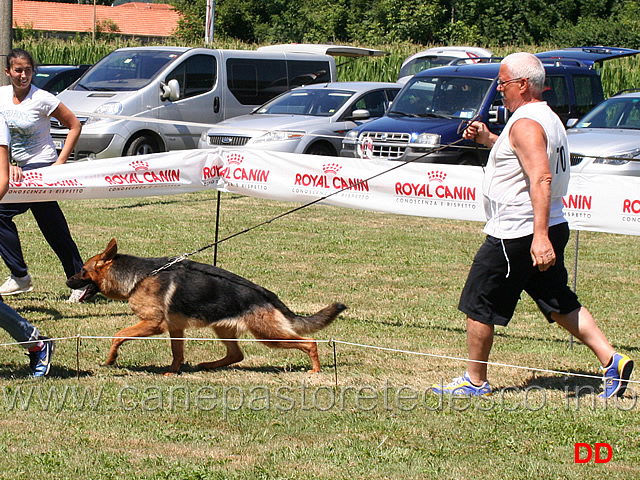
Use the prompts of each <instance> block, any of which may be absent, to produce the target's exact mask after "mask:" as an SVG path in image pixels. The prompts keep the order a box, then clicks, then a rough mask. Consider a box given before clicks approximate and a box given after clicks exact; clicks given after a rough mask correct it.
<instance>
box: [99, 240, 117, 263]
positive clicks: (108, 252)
mask: <svg viewBox="0 0 640 480" xmlns="http://www.w3.org/2000/svg"><path fill="white" fill-rule="evenodd" d="M116 253H118V244H117V242H116V239H115V238H112V239H111V241H110V242H109V245H107V248H105V250H104V252H102V260H113V257H115V256H116Z"/></svg>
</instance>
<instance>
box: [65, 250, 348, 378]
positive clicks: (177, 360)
mask: <svg viewBox="0 0 640 480" xmlns="http://www.w3.org/2000/svg"><path fill="white" fill-rule="evenodd" d="M117 251H118V245H117V243H116V239H115V238H113V239H111V241H110V242H109V245H107V248H106V249H105V251H104V252H102V253H100V254H98V255H96V256H94V257H92V258H90V259H89V260H88V261H87V262H86V263H85V264H84V266H83V267H82V270H81V271H80V272H78V273H77V274H75V275H74V276H72V277H71V278H69V279H68V280H67V286H69V287H70V288H82V287H87V289H88V290H91V293H95V292H96V290H97V291H99V292H101V293H102V294H103V295H105V296H106V297H107V298H111V299H114V300H128V301H129V305H130V306H131V309H132V310H133V312H134V313H135V314H136V315H137V316H138V317H139V319H140V322H139V323H137V324H135V325H132V326H130V327H126V328H123V329H122V330H120V331H119V332H118V333H116V335H115V338H114V339H113V342H112V343H111V349H110V350H109V355H108V356H107V360H106V363H107V365H112V364H113V363H114V362H115V360H116V357H117V355H118V347H120V345H122V343H123V342H125V341H126V340H127V337H148V336H151V335H159V334H161V333H164V332H166V331H168V332H169V335H170V336H171V338H172V340H171V351H172V353H173V362H172V363H171V366H170V367H169V371H168V372H167V373H166V374H165V375H171V374H174V373H178V371H179V370H180V367H181V366H182V363H183V361H184V340H180V338H183V337H184V331H185V329H187V328H191V327H208V326H210V327H212V328H213V329H214V331H215V332H216V334H217V335H218V337H219V338H222V339H225V340H223V343H224V345H225V346H226V348H227V354H226V356H225V357H224V358H222V359H220V360H217V361H215V362H206V363H201V364H199V365H198V366H199V367H201V368H205V369H214V368H219V367H225V366H227V365H231V364H234V363H237V362H239V361H241V360H242V359H243V358H244V355H243V354H242V351H241V350H240V347H239V346H238V341H237V340H235V339H237V338H238V336H239V335H241V334H243V333H246V332H250V333H251V334H253V335H254V336H255V337H256V338H257V339H258V340H269V341H267V342H264V343H265V344H266V345H267V346H269V347H273V348H297V349H299V350H302V351H303V352H305V353H306V354H307V355H309V358H310V359H311V366H312V368H311V371H312V372H319V371H320V360H319V359H318V348H317V344H316V342H315V341H314V340H313V339H312V338H305V337H302V336H300V335H306V334H310V333H313V332H316V331H318V330H320V329H322V328H324V327H326V326H327V325H329V324H330V323H331V322H332V321H333V320H334V319H335V318H336V317H337V316H338V315H339V314H340V313H341V312H342V311H343V310H345V309H346V308H347V307H346V306H344V305H343V304H342V303H333V304H332V305H329V306H328V307H326V308H324V309H322V310H320V311H319V312H317V313H316V314H314V315H311V316H309V317H303V316H300V315H296V314H295V313H293V312H292V311H291V310H289V308H287V306H286V305H285V304H284V303H282V301H281V300H280V299H279V298H278V297H277V295H276V294H274V293H273V292H270V291H269V290H267V289H265V288H263V287H261V286H259V285H256V284H255V283H252V282H250V281H249V280H247V279H245V278H243V277H240V276H238V275H235V274H233V273H231V272H228V271H226V270H223V269H222V268H218V267H214V266H212V265H207V264H204V263H197V262H192V261H189V260H183V261H181V262H179V263H176V264H174V265H172V266H170V267H168V268H166V269H163V270H160V271H158V272H157V273H155V274H153V275H152V272H154V271H155V270H156V269H159V268H161V267H164V266H166V265H167V263H168V262H169V258H141V257H134V256H132V255H120V254H118V253H117Z"/></svg>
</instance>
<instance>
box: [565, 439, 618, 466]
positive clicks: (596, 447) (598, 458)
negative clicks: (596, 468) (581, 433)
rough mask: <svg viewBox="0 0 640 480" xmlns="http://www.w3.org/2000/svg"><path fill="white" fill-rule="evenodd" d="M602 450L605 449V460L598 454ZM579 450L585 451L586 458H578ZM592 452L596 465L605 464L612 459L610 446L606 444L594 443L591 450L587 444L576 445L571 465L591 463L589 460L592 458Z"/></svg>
mask: <svg viewBox="0 0 640 480" xmlns="http://www.w3.org/2000/svg"><path fill="white" fill-rule="evenodd" d="M603 448H606V449H607V456H606V458H602V457H601V456H600V452H601V451H602V449H603ZM580 450H586V455H587V456H586V457H585V458H580ZM594 450H595V461H596V463H607V462H609V461H610V460H611V457H613V450H612V449H611V445H609V444H608V443H596V444H595V445H594V446H593V449H592V448H591V445H589V444H588V443H576V451H575V455H574V458H573V463H589V462H590V461H591V458H592V457H593V452H594Z"/></svg>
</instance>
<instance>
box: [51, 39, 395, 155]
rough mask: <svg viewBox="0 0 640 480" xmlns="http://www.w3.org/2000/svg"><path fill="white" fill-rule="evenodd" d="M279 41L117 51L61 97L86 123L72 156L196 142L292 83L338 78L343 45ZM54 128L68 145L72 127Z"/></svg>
mask: <svg viewBox="0 0 640 480" xmlns="http://www.w3.org/2000/svg"><path fill="white" fill-rule="evenodd" d="M278 47H279V46H270V47H268V48H266V49H264V50H263V49H258V50H255V51H252V50H214V49H209V48H187V47H132V48H120V49H117V50H115V51H113V52H111V53H110V54H108V55H107V56H105V57H104V58H103V59H102V60H100V61H99V62H98V63H96V64H95V65H94V66H93V67H92V68H90V69H89V70H88V71H87V72H86V73H85V74H84V75H83V76H82V77H81V78H80V79H79V80H78V81H76V82H75V83H74V84H73V85H71V86H70V87H69V88H67V89H66V90H65V91H63V92H61V93H60V94H59V95H58V98H59V99H60V101H62V102H63V103H64V104H65V105H66V106H67V107H69V108H70V109H71V110H72V111H73V112H74V113H75V114H76V115H77V116H78V118H79V119H80V121H81V123H82V125H83V127H82V134H81V135H80V139H79V141H78V145H77V146H76V149H75V152H74V154H73V156H72V158H71V160H83V159H100V158H110V157H119V156H127V155H140V154H147V153H155V152H163V151H169V150H183V149H188V148H196V147H197V145H198V139H199V138H200V134H201V133H202V132H203V131H205V130H206V129H207V128H208V127H207V125H211V124H215V123H217V122H220V121H222V120H225V119H227V118H230V117H234V116H237V115H242V114H245V113H249V112H251V111H252V110H254V109H255V108H257V107H259V106H260V105H262V104H263V103H265V102H266V101H267V100H270V99H271V98H273V97H275V96H276V95H279V94H280V93H282V92H285V91H286V90H289V89H290V88H293V87H297V86H301V85H307V84H311V83H319V82H324V83H326V82H333V81H336V79H337V74H336V64H335V60H334V58H333V57H332V56H331V55H330V54H331V53H332V52H331V48H336V49H337V48H338V47H333V46H327V48H326V49H324V50H322V53H320V51H319V50H318V45H313V46H312V47H313V48H312V49H311V50H309V51H308V52H311V53H301V51H304V48H303V47H304V46H296V48H295V50H291V47H290V46H287V45H284V46H282V48H278ZM287 47H288V48H287ZM340 48H342V49H344V47H340ZM340 51H342V50H340ZM377 52H380V51H376V50H367V49H361V48H354V49H353V52H352V56H358V55H359V56H364V55H378V54H381V53H382V54H384V53H386V52H380V53H377ZM336 54H338V55H343V54H344V53H336ZM132 117H142V118H144V119H151V120H153V121H145V120H136V119H134V118H132ZM51 134H52V136H53V139H54V143H55V144H56V147H57V148H58V149H61V148H62V146H63V142H64V139H65V137H66V135H67V130H66V129H65V128H64V126H62V125H61V124H59V123H58V122H57V121H56V120H55V119H52V122H51Z"/></svg>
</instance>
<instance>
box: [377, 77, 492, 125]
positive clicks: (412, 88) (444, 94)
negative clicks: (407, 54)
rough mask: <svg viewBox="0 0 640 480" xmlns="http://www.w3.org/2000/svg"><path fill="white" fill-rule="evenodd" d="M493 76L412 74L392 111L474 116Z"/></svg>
mask: <svg viewBox="0 0 640 480" xmlns="http://www.w3.org/2000/svg"><path fill="white" fill-rule="evenodd" d="M492 81H493V80H491V79H487V78H469V77H435V76H434V77H420V78H413V79H412V80H411V81H410V83H409V84H408V86H407V87H406V88H405V89H404V90H402V92H401V93H400V94H398V96H397V97H396V99H395V101H394V102H393V106H392V107H391V111H390V112H389V114H390V115H400V116H407V117H443V118H458V119H460V118H466V119H469V118H473V117H475V116H476V113H477V112H478V111H479V110H480V106H481V104H482V99H483V98H484V97H485V95H486V94H487V91H488V90H489V88H490V87H491V83H492Z"/></svg>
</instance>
